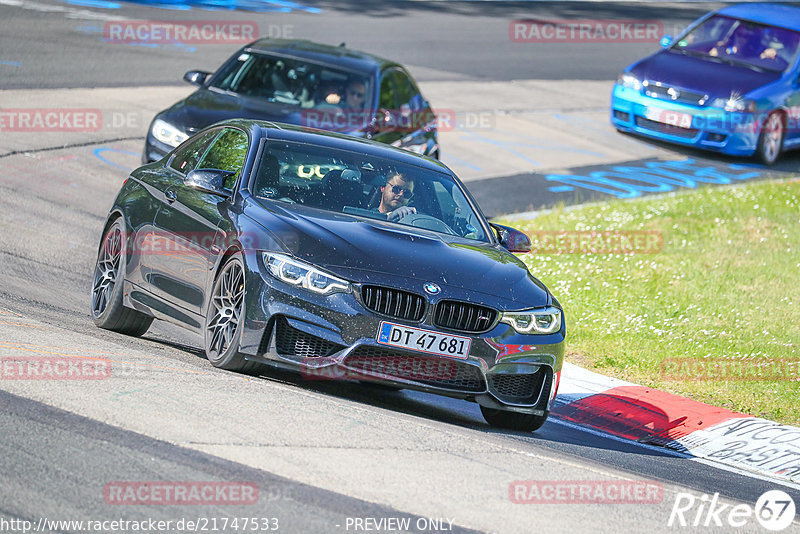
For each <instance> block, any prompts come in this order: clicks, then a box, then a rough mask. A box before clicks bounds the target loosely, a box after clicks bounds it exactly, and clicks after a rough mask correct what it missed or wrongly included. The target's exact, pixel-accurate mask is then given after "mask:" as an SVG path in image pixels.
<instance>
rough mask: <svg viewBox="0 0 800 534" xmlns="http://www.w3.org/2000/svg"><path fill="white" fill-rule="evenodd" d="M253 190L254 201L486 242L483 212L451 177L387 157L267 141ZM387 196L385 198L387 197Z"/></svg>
mask: <svg viewBox="0 0 800 534" xmlns="http://www.w3.org/2000/svg"><path fill="white" fill-rule="evenodd" d="M262 154H263V156H262V157H261V160H260V162H259V166H258V169H257V171H256V180H255V185H254V187H253V193H254V195H255V197H256V198H257V199H261V200H269V201H277V202H284V203H288V204H302V205H304V206H309V207H313V208H317V209H322V210H325V211H331V212H336V213H345V214H349V215H353V216H356V217H365V218H371V219H378V220H383V221H387V220H389V218H388V215H387V213H384V212H383V211H382V210H383V209H389V208H386V206H387V202H389V201H391V202H394V203H395V204H394V205H392V206H390V208H391V209H392V210H394V209H397V208H406V209H405V210H403V211H404V212H405V213H406V214H405V216H403V217H399V218H397V219H396V220H394V221H393V222H396V223H397V224H401V225H407V226H414V227H417V228H424V229H427V230H433V231H435V232H441V233H445V234H449V235H455V236H459V237H463V238H467V239H474V240H477V241H483V242H488V241H489V238H488V237H487V235H486V232H485V231H484V228H485V227H484V225H483V224H482V216H481V215H479V214H478V213H477V212H476V211H475V210H474V209H473V208H472V206H471V205H470V203H469V201H468V200H467V197H466V196H465V195H464V192H463V191H462V190H461V188H460V187H459V186H458V185H457V184H456V183H455V182H454V181H453V179H452V177H451V176H450V175H448V174H446V173H443V172H436V171H431V170H429V169H424V168H421V167H417V166H415V165H407V164H404V163H400V162H397V161H392V160H390V159H384V158H378V157H374V156H368V155H365V154H360V153H357V152H350V151H344V150H334V149H330V148H325V149H322V148H318V147H313V146H310V145H306V144H299V143H288V142H277V141H274V142H271V143H269V144H268V145H267V149H266V150H265V151H264V152H263V153H262ZM387 199H389V200H388V201H387Z"/></svg>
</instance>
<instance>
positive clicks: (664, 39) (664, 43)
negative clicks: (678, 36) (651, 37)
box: [659, 35, 672, 48]
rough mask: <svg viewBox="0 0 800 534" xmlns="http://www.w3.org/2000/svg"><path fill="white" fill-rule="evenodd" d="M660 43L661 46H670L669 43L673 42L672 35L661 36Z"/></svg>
mask: <svg viewBox="0 0 800 534" xmlns="http://www.w3.org/2000/svg"><path fill="white" fill-rule="evenodd" d="M659 44H661V48H669V45H671V44H672V36H671V35H665V36H664V37H662V38H661V40H660V41H659Z"/></svg>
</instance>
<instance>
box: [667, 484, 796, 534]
mask: <svg viewBox="0 0 800 534" xmlns="http://www.w3.org/2000/svg"><path fill="white" fill-rule="evenodd" d="M796 512H797V510H796V508H795V504H794V500H793V499H792V497H791V496H790V495H789V494H788V493H786V492H784V491H781V490H770V491H767V492H766V493H764V494H763V495H761V497H759V498H758V500H757V501H756V504H755V506H751V505H749V504H738V505H735V506H731V505H730V504H725V503H723V502H720V500H719V493H715V494H714V495H713V496H708V495H703V496H701V497H696V496H695V495H692V494H691V493H678V494H677V495H675V503H674V504H673V505H672V512H670V514H669V521H667V526H668V527H693V528H696V527H733V528H740V527H743V526H745V525H748V524H752V521H753V519H754V518H755V520H756V521H758V523H759V524H760V525H761V526H762V527H763V528H765V529H767V530H770V531H772V532H779V531H781V530H784V529H786V528H788V527H789V525H791V524H792V521H793V520H794V517H795V513H796Z"/></svg>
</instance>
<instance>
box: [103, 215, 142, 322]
mask: <svg viewBox="0 0 800 534" xmlns="http://www.w3.org/2000/svg"><path fill="white" fill-rule="evenodd" d="M126 241H127V239H126V235H125V223H124V222H123V221H122V219H117V220H115V221H114V222H113V223H112V224H111V226H110V227H109V228H108V230H107V231H106V233H105V235H104V236H103V241H102V243H101V244H100V250H99V251H98V253H97V262H96V263H95V267H94V281H93V283H92V318H93V319H94V322H95V324H96V325H97V326H99V327H100V328H106V329H108V330H113V331H115V332H120V333H122V334H127V335H130V336H141V335H142V334H144V333H145V332H147V329H148V328H150V324H151V323H152V322H153V318H152V317H150V316H149V315H145V314H144V313H141V312H138V311H136V310H133V309H131V308H126V307H125V306H123V304H122V279H123V276H124V275H123V273H124V272H125V254H126V251H127V248H126Z"/></svg>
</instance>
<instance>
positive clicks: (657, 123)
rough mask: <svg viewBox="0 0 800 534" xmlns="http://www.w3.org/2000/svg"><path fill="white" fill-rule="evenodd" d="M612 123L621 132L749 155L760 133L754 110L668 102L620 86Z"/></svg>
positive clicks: (614, 97) (614, 95)
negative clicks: (732, 109)
mask: <svg viewBox="0 0 800 534" xmlns="http://www.w3.org/2000/svg"><path fill="white" fill-rule="evenodd" d="M689 119H690V121H691V122H689ZM611 123H612V124H613V125H614V127H616V128H617V129H619V130H622V131H626V132H632V133H636V134H639V135H644V136H647V137H651V138H654V139H658V140H661V141H665V142H668V143H676V144H680V145H685V146H691V147H695V148H700V149H704V150H713V151H715V152H720V153H723V154H729V155H733V156H751V155H752V154H753V153H754V152H755V150H756V145H757V142H758V134H759V131H758V124H759V121H758V120H757V117H756V115H754V114H753V113H744V112H729V111H725V110H723V109H717V108H711V107H708V106H694V105H689V104H683V103H679V102H671V101H669V100H664V99H660V98H653V97H650V96H647V95H644V94H642V92H641V91H639V90H636V89H632V88H629V87H623V86H621V85H615V86H614V91H613V93H612V97H611Z"/></svg>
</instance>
